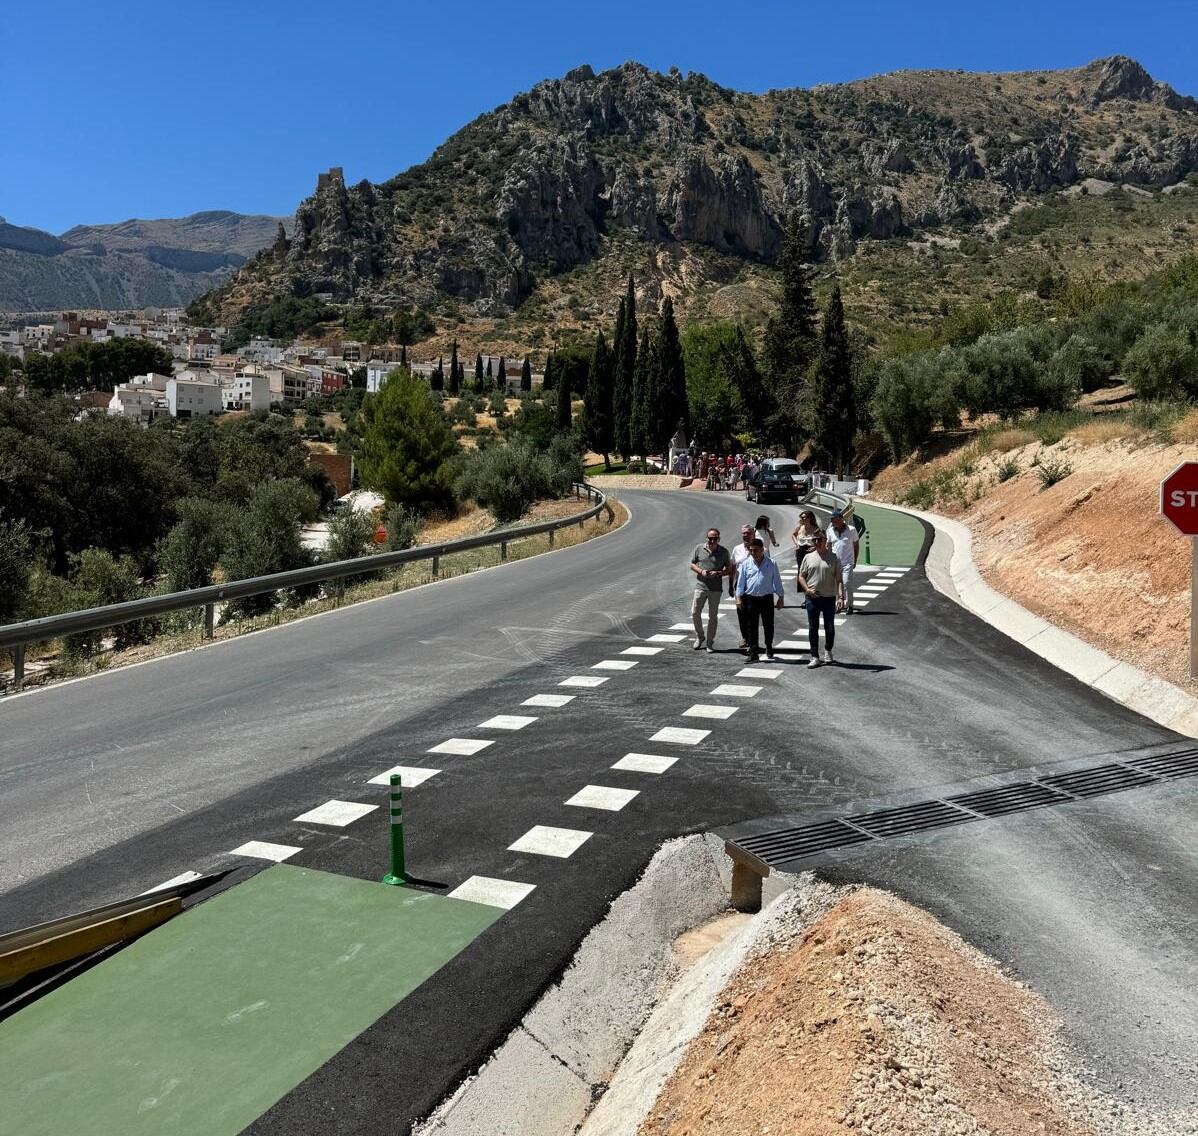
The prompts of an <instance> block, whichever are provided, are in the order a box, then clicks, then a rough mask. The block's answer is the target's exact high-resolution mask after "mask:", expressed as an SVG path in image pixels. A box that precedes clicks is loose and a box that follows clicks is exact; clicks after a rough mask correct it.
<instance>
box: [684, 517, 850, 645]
mask: <svg viewBox="0 0 1198 1136" xmlns="http://www.w3.org/2000/svg"><path fill="white" fill-rule="evenodd" d="M740 534H741V543H740V544H738V545H737V546H736V547H735V548H733V549H732V551H731V552H729V550H728V549H727V548H725V547H724V546H723V545H722V544H721V543H720V530H719V529H718V528H714V527H713V528H709V529H708V530H707V539H706V540H705V541H704V543H703V544H701V545H699V546H698V547H697V548H696V549H695V551H694V553H693V554H692V555H691V560H690V570H691V572H692V574H693V575H694V577H695V581H694V583H695V591H694V597H693V600H692V602H691V619H692V622H693V624H694V628H695V643H694V649H695V650H696V651H701V650H704V649H706V650H707V651H709V652H712V651H714V650H715V634H716V627H717V626H718V624H719V605H720V599H721V598H722V597H723V595H724V589H725V587H726V588H727V590H728V595H729V596H730V597H731V598H733V599H735V600H736V617H737V621H738V622H739V624H740V636H741V642H740V650H742V651H744V652H746V653H747V654H748V658H749V662H751V663H755V662H757V661H759V660H760V658H761V646H762V642H763V640H764V646H765V657H766V658H767V659H773V658H775V657H776V656H775V654H774V611H775V610H776V609H778V608H781V607H782V606H783V605H784V604H785V589H784V588H783V586H782V575H781V573H780V572H779V571H778V564H777V561H776V560H775V559H774V557H773V556H772V555H771V550H772V549H775V548H777V547H778V540H777V538H776V537H775V536H774V531H773V529H772V528H771V527H770V519H769V517H768V516H765V515H763V516H760V517H758V518H757V521H756V523H755V524H752V525H742V526H741V531H740ZM790 539H791V543H792V544H793V545H794V549H795V561H796V564H797V567H798V578H797V580H796V586H797V589H798V592H799V594H800V595H801V596H802V597H803V599H802V604H803V606H804V608H806V611H807V641H808V645H809V647H810V651H811V658H810V660H809V662H808V663H807V666H808V667H811V668H814V667H818V666H822V665H824V664H830V663H832V662H834V659H833V656H832V650H833V647H834V646H835V643H836V620H835V615H836V613H837V611H844V612H852V611H853V570H854V569H855V568H856V567H857V530H856V528H855V527H854V526H853V525H851V524H849V523H848V521H847V520H846V519H845V517H844V514H843V513H841V512H839V511H837V512H834V513H833V514H832V516H831V517H830V519H829V524H828V528H827V530H824V529H822V528H821V527H820V525H819V523H818V522H817V521H816V519H815V514H814V513H813V512H812V511H811V510H809V509H804V510H803V511H802V512H801V513H800V514H799V521H798V524H796V525H795V527H794V529H793V531H792V532H791V534H790ZM704 607H706V609H707V627H706V629H705V628H704V626H703V609H704ZM821 621H822V622H823V626H824V652H823V655H822V656H821V654H820V648H819V630H820V622H821Z"/></svg>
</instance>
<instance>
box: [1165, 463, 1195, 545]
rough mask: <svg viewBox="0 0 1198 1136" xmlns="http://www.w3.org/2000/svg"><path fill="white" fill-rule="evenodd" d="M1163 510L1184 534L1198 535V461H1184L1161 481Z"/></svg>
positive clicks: (1175, 526) (1174, 525)
mask: <svg viewBox="0 0 1198 1136" xmlns="http://www.w3.org/2000/svg"><path fill="white" fill-rule="evenodd" d="M1161 512H1162V513H1164V515H1165V516H1166V517H1167V518H1168V519H1169V520H1170V521H1172V522H1173V527H1174V528H1176V529H1177V531H1178V532H1179V533H1181V534H1182V535H1183V536H1198V462H1182V463H1181V465H1179V466H1178V467H1177V468H1176V469H1175V470H1174V471H1173V472H1172V473H1171V474H1169V476H1168V477H1166V478H1165V480H1164V481H1162V482H1161Z"/></svg>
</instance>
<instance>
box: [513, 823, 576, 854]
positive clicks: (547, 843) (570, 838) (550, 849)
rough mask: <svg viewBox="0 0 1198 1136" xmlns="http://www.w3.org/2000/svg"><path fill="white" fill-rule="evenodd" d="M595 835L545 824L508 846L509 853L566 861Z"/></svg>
mask: <svg viewBox="0 0 1198 1136" xmlns="http://www.w3.org/2000/svg"><path fill="white" fill-rule="evenodd" d="M593 835H594V833H591V832H582V831H581V830H580V829H577V828H551V827H549V826H548V825H544V824H534V825H533V826H532V828H530V829H529V830H528V831H527V832H526V833H525V834H524V835H523V836H522V837H520V839H519V840H517V841H516V842H515V844H509V845H508V851H509V852H531V853H533V854H534V855H537V856H557V857H558V858H560V859H562V860H565V859H567V858H568V857H570V856H573V855H574V853H575V852H577V851H578V849H579V848H581V847H582V846H583V845H584V844H585V843H586V842H587V841H588V840H590V838H591V837H592V836H593Z"/></svg>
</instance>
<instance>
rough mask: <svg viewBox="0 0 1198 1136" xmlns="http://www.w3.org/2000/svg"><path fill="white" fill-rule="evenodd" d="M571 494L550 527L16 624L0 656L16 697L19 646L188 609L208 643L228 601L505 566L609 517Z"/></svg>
mask: <svg viewBox="0 0 1198 1136" xmlns="http://www.w3.org/2000/svg"><path fill="white" fill-rule="evenodd" d="M573 489H574V495H575V496H576V497H579V498H581V497H582V496H583V495H584V494H585V495H586V498H587V500H588V501H594V502H595V503H594V504H593V505H592V506H591V507H590V508H589V509H587V510H585V511H584V512H582V513H576V514H575V515H574V516H572V517H559V518H555V519H554V520H551V521H539V522H538V523H537V524H535V525H519V526H517V527H516V528H510V529H498V530H495V531H492V532H488V533H480V534H479V535H478V536H467V537H462V538H461V539H460V540H451V541H447V542H446V543H444V544H421V545H417V546H416V547H415V548H405V549H401V550H400V551H398V552H378V553H375V554H373V555H371V556H359V557H355V558H354V559H353V560H335V561H333V562H331V563H329V564H313V565H312V566H311V567H309V568H294V569H292V570H291V571H289V572H274V573H271V574H270V575H268V576H252V577H250V578H249V579H246V580H234V581H232V582H230V583H228V584H212V585H209V586H208V587H206V588H192V589H190V590H188V591H185V592H168V593H167V594H166V595H161V596H145V597H144V598H142V599H137V600H128V601H126V602H125V603H119V604H108V605H107V606H105V607H93V608H87V609H86V610H84V611H70V612H64V613H63V614H62V615H46V616H42V618H40V619H27V620H25V621H24V622H22V623H9V624H5V625H3V626H0V650H8V651H10V652H11V653H12V660H13V679H14V681H13V686H14V688H15V689H16V690H18V691H19V690H20V689H21V687H22V685H23V683H24V679H25V645H26V644H27V643H38V642H41V641H43V640H47V639H57V638H59V637H60V636H62V635H74V634H76V633H78V632H82V631H100V630H103V629H105V628H109V627H118V626H120V625H121V624H122V623H132V622H134V621H135V620H138V619H148V618H149V617H151V616H155V615H166V614H167V613H168V612H172V611H186V610H187V609H188V608H195V607H202V608H203V609H204V637H205V638H206V639H211V638H212V636H213V632H214V627H215V617H216V605H217V604H218V603H228V602H229V601H231V600H239V599H245V598H246V597H247V596H259V595H264V594H266V593H267V592H278V591H283V590H285V589H287V588H302V587H308V586H310V585H312V584H321V583H324V582H325V581H326V580H343V579H345V577H347V576H360V575H363V574H364V573H369V572H383V571H386V570H387V569H388V568H396V567H399V566H400V565H403V564H412V563H415V562H417V561H420V560H431V561H432V562H433V567H432V574H433V577H434V578H436V576H437V573H438V571H439V568H440V561H441V557H442V556H448V555H450V554H452V553H454V552H468V551H469V550H470V549H473V548H485V547H487V546H489V545H493V544H497V545H499V549H500V557H501V558H502V559H505V560H506V559H507V546H508V544H509V543H510V542H512V541H514V540H523V539H524V538H525V537H530V536H539V535H540V534H541V533H548V534H549V543H550V545H551V546H552V544H553V534H554V533H555V532H557V530H558V529H563V528H567V527H569V526H570V525H580V526H581V525H582V524H584V523H585V522H586V521H589V520H590V519H591V518H592V517H596V516H598V515H599V513H600V512H602V511H603V510H604V509H605V508H606V509H607V510H608V512H609V513H611V508H610V506H609V505H608V503H607V495H606V494H605V493H604V492H603V491H602V490H600V489H598V488H596V487H595V486H593V485H588V484H586V483H585V482H575V483H574V485H573Z"/></svg>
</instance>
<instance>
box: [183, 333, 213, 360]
mask: <svg viewBox="0 0 1198 1136" xmlns="http://www.w3.org/2000/svg"><path fill="white" fill-rule="evenodd" d="M219 354H220V344H219V343H217V341H216V340H215V339H214V338H213V337H212V335H211V334H210V333H209V332H207V331H201V332H200V333H199V334H198V335H197V336H196V337H195V338H194V339H193V340H192V341H191V342H190V343H189V344H188V345H187V358H188V359H198V360H209V361H210V360H212V359H215V358H216V357H217V356H218V355H219Z"/></svg>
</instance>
